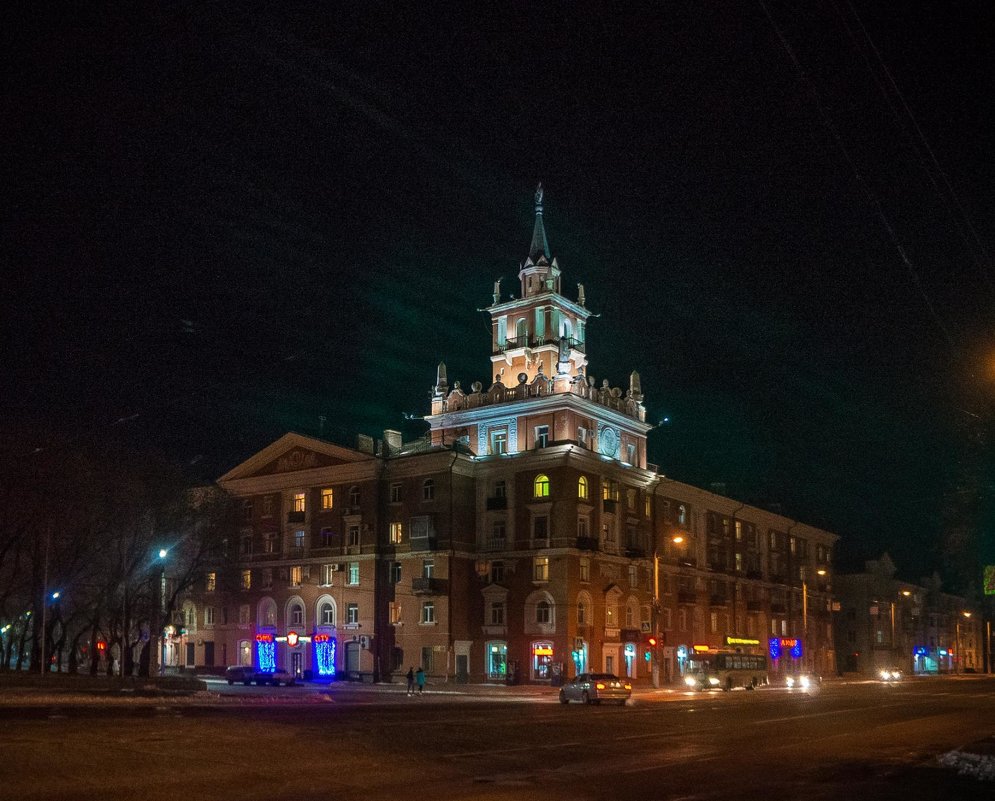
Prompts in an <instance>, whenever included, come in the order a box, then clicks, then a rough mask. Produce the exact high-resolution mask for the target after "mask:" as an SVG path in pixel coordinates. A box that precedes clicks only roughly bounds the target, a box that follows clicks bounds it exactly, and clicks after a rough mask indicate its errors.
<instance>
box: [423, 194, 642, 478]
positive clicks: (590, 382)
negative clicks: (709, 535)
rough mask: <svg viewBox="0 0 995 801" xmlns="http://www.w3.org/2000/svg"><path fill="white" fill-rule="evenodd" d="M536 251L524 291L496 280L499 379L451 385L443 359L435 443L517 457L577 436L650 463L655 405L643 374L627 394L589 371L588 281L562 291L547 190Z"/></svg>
mask: <svg viewBox="0 0 995 801" xmlns="http://www.w3.org/2000/svg"><path fill="white" fill-rule="evenodd" d="M534 208H535V221H534V224H533V230H532V242H531V244H530V246H529V253H528V256H527V257H526V258H525V260H524V261H523V262H522V263H521V265H520V268H519V271H518V280H519V285H520V291H519V293H518V296H517V297H515V296H511V297H508V298H503V297H502V295H501V281H500V280H499V281H497V282H495V284H494V292H493V297H492V303H491V305H490V306H488V307H487V308H486V309H485V310H484V311H486V312H487V313H488V314H489V315H490V317H491V354H490V361H491V378H492V382H491V384H490V386H489V387H488V389H487V390H484V388H483V385H482V384H481V383H480V382H479V381H477V382H474V383H473V384H472V385H471V387H470V391H469V392H466V391H465V390H464V389H463V388H462V387H461V386H460V383H459V382H458V381H457V382H455V383H454V384H453V386H452V387H450V385H449V383H448V378H447V375H446V367H445V364H440V365H439V369H438V374H437V376H436V383H435V386H434V388H433V393H432V413H431V414H430V415H429V416H428V417H426V420H427V422H428V423H429V424H430V426H431V437H432V441H433V443H435V444H439V445H441V444H447V443H452V442H454V441H460V442H462V443H463V444H464V445H465V446H466V447H467V448H468V449H469V450H471V451H472V452H474V453H475V454H476V455H477V456H485V455H493V456H500V455H504V454H514V453H518V452H521V451H525V450H531V449H534V448H540V447H546V446H548V445H550V444H552V443H554V442H573V443H576V444H579V445H580V446H582V447H584V448H586V449H589V450H594V451H596V452H598V453H600V454H601V455H602V456H604V457H606V458H608V459H613V460H618V461H621V462H624V463H626V464H630V465H633V466H636V467H645V466H646V432H647V431H648V430H649V429H650V426H648V425H647V424H646V410H645V408H644V406H643V395H642V389H641V386H640V381H639V374H638V373H636V372H632V373H631V374H630V376H629V386H628V389H627V390H626V391H624V392H623V390H622V389H621V388H620V387H617V386H616V387H612V386H610V384H609V382H608V380H607V379H606V380H603V381H602V384H601V386H597V385H596V382H595V380H594V379H593V378H592V377H591V376H589V375H588V374H587V367H588V363H587V344H586V343H587V322H588V318H589V317H590V314H591V313H590V311H589V310H588V309H587V308H586V298H585V295H584V287H583V285H581V284H578V285H577V288H578V292H577V299H576V300H571V299H569V298H567V297H566V296H565V295H564V294H563V292H562V275H561V272H560V267H559V264H558V263H557V260H556V258H555V257H553V256H552V253H551V251H550V248H549V242H548V240H547V238H546V229H545V223H544V221H543V190H542V186H541V185H540V186H539V187H538V188H537V190H536V193H535V207H534Z"/></svg>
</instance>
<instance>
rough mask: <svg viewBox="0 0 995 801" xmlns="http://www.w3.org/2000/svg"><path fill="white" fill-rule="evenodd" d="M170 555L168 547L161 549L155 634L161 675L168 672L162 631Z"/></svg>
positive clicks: (164, 639) (164, 622)
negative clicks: (167, 567) (167, 561)
mask: <svg viewBox="0 0 995 801" xmlns="http://www.w3.org/2000/svg"><path fill="white" fill-rule="evenodd" d="M167 556H169V549H168V548H160V549H159V563H160V565H161V567H160V570H159V610H158V620H157V621H156V627H155V636H156V637H157V639H158V643H157V646H156V649H155V650H156V652H157V653H158V656H159V675H160V676H163V675H165V673H166V638H165V637H164V636H163V634H162V632H163V629H164V628H165V625H166V621H165V617H166V557H167Z"/></svg>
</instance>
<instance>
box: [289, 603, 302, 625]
mask: <svg viewBox="0 0 995 801" xmlns="http://www.w3.org/2000/svg"><path fill="white" fill-rule="evenodd" d="M289 618H290V621H289V623H290V625H291V626H303V625H304V607H303V606H301V605H300V604H291V605H290V615H289Z"/></svg>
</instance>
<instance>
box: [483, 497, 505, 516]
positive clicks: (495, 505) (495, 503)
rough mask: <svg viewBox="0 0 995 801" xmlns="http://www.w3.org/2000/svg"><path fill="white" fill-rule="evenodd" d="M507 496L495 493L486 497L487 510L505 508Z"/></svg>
mask: <svg viewBox="0 0 995 801" xmlns="http://www.w3.org/2000/svg"><path fill="white" fill-rule="evenodd" d="M507 508H508V498H507V497H506V496H504V495H495V496H494V497H493V498H488V499H487V511H488V512H493V511H494V510H495V509H507Z"/></svg>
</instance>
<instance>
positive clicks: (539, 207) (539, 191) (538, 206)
mask: <svg viewBox="0 0 995 801" xmlns="http://www.w3.org/2000/svg"><path fill="white" fill-rule="evenodd" d="M536 214H542V182H540V183H539V186H537V187H536Z"/></svg>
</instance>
